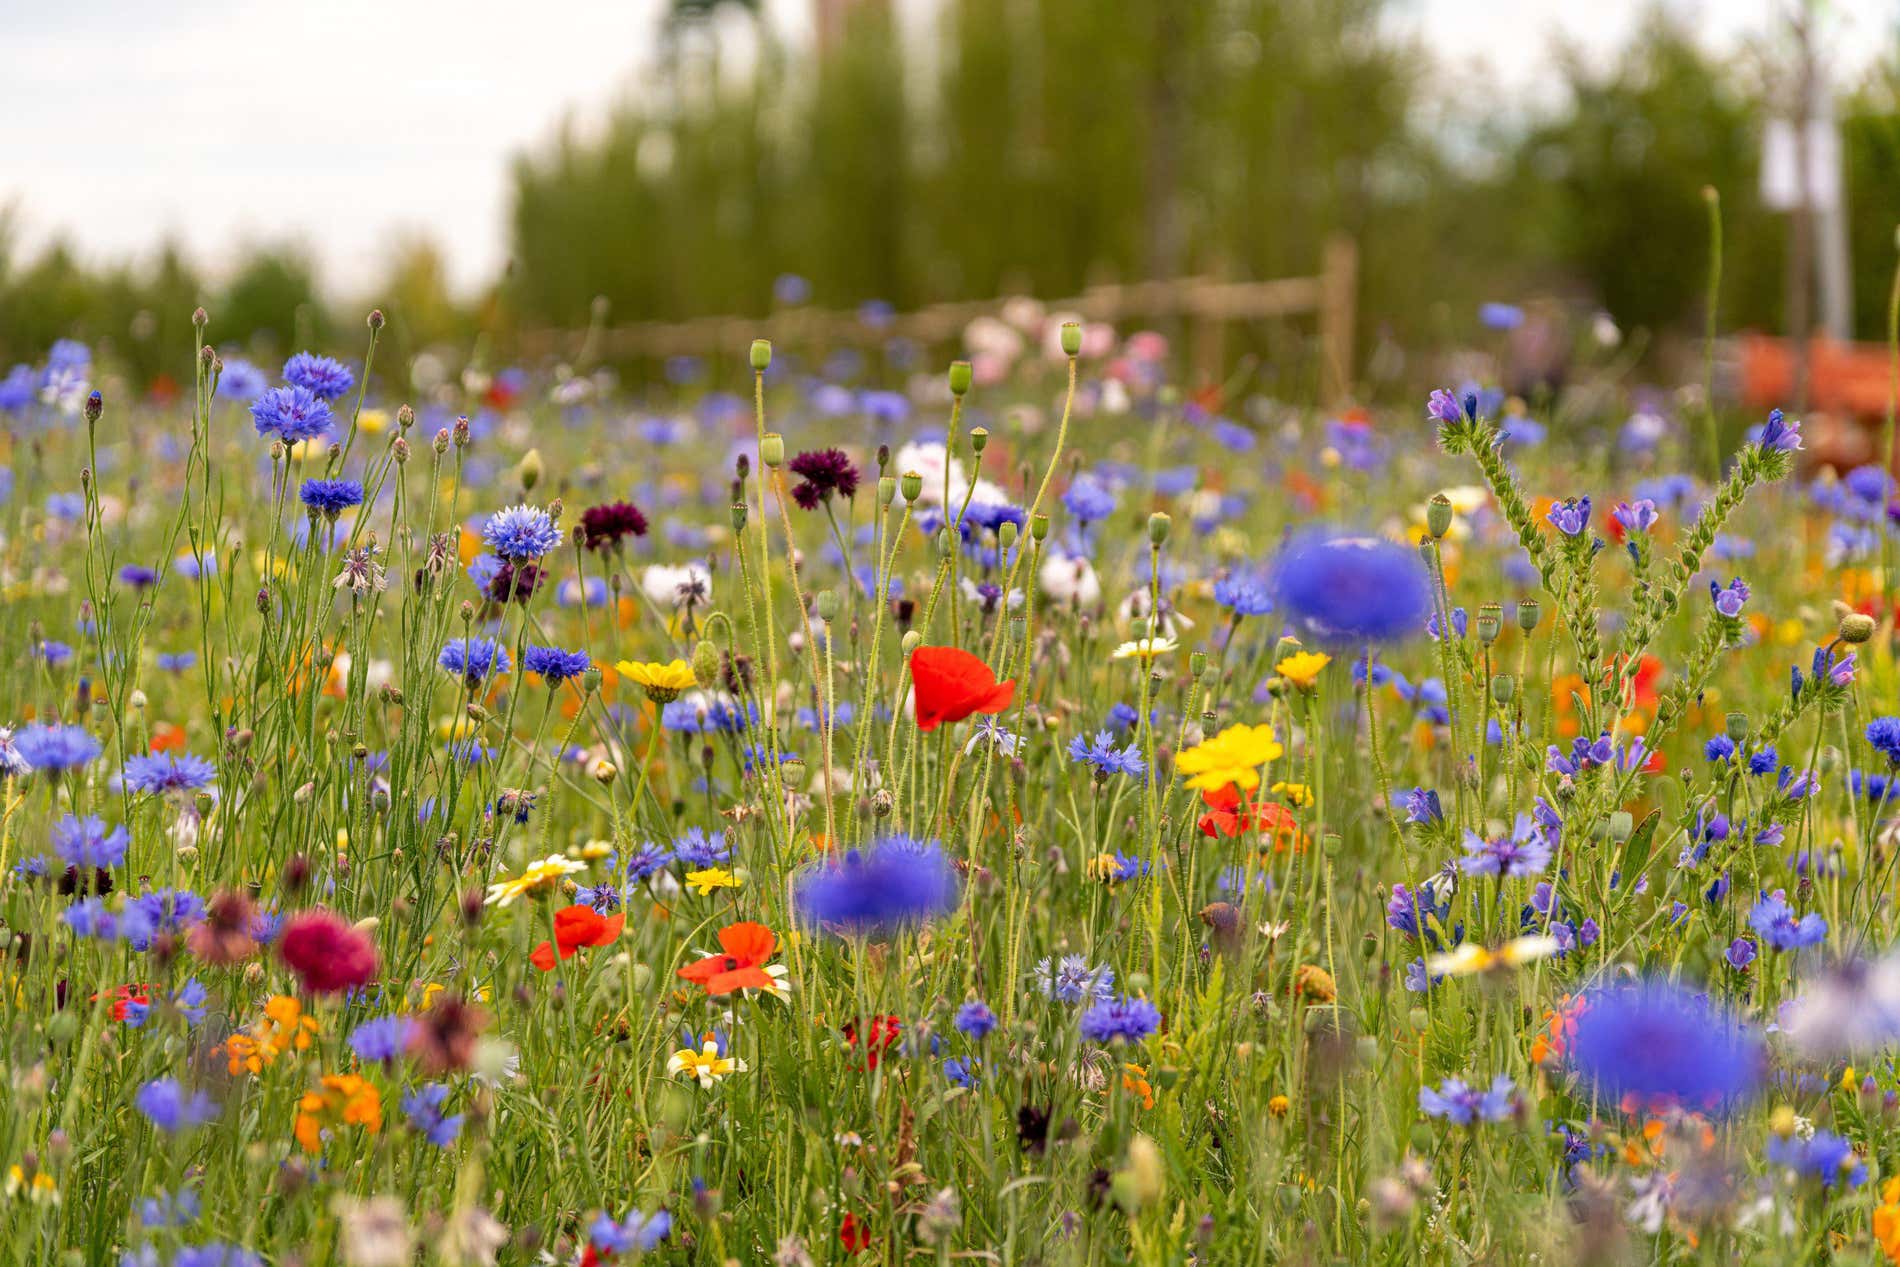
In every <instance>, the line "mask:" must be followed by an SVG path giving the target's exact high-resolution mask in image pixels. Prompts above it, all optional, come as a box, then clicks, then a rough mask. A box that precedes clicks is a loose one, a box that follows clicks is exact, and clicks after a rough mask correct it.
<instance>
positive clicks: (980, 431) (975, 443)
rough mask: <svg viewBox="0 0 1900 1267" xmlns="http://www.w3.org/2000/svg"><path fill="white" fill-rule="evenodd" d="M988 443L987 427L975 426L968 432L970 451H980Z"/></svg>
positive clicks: (988, 433) (987, 445) (985, 447)
mask: <svg viewBox="0 0 1900 1267" xmlns="http://www.w3.org/2000/svg"><path fill="white" fill-rule="evenodd" d="M989 444H990V432H989V428H988V427H977V428H974V429H973V430H972V431H971V432H970V452H972V453H981V452H982V451H983V450H984V449H987V448H988V447H989Z"/></svg>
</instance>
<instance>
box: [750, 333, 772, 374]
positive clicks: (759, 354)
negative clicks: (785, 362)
mask: <svg viewBox="0 0 1900 1267" xmlns="http://www.w3.org/2000/svg"><path fill="white" fill-rule="evenodd" d="M771 367H772V341H771V340H770V339H754V340H752V372H753V373H755V374H763V373H765V371H766V370H768V369H770V368H771Z"/></svg>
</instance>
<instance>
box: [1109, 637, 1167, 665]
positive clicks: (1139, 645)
mask: <svg viewBox="0 0 1900 1267" xmlns="http://www.w3.org/2000/svg"><path fill="white" fill-rule="evenodd" d="M1174 650H1175V646H1174V639H1172V638H1140V639H1137V640H1136V641H1134V642H1124V643H1122V645H1121V646H1119V647H1116V648H1115V650H1114V651H1112V652H1110V653H1109V658H1110V659H1114V660H1150V661H1152V660H1153V659H1155V657H1157V656H1164V655H1172V654H1174Z"/></svg>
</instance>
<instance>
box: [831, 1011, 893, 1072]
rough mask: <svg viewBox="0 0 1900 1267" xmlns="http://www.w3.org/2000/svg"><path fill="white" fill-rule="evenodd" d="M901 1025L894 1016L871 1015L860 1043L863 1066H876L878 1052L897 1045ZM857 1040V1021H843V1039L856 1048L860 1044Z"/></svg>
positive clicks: (869, 1067)
mask: <svg viewBox="0 0 1900 1267" xmlns="http://www.w3.org/2000/svg"><path fill="white" fill-rule="evenodd" d="M902 1027H903V1022H901V1021H899V1020H898V1019H897V1018H896V1017H895V1016H873V1017H872V1018H871V1019H870V1020H869V1022H867V1023H866V1025H865V1027H864V1028H865V1032H864V1034H863V1043H862V1046H863V1048H864V1065H863V1068H865V1069H875V1068H877V1061H878V1056H879V1055H880V1053H882V1052H887V1051H889V1050H891V1049H892V1048H893V1047H895V1046H896V1045H897V1034H898V1031H899V1030H900V1029H901V1028H902ZM858 1040H859V1034H858V1023H857V1022H856V1021H846V1022H845V1023H844V1041H845V1042H846V1043H848V1044H849V1045H850V1046H851V1047H853V1048H856V1047H858V1046H860V1043H859V1041H858Z"/></svg>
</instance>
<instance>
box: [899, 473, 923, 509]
mask: <svg viewBox="0 0 1900 1267" xmlns="http://www.w3.org/2000/svg"><path fill="white" fill-rule="evenodd" d="M897 488H898V491H899V492H901V493H903V494H904V500H905V501H907V502H914V501H916V500H917V498H918V497H919V496H920V495H921V494H922V493H923V491H924V477H923V476H921V475H919V474H918V473H917V472H915V471H905V472H904V474H903V476H902V477H901V478H899V480H898V481H897Z"/></svg>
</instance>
